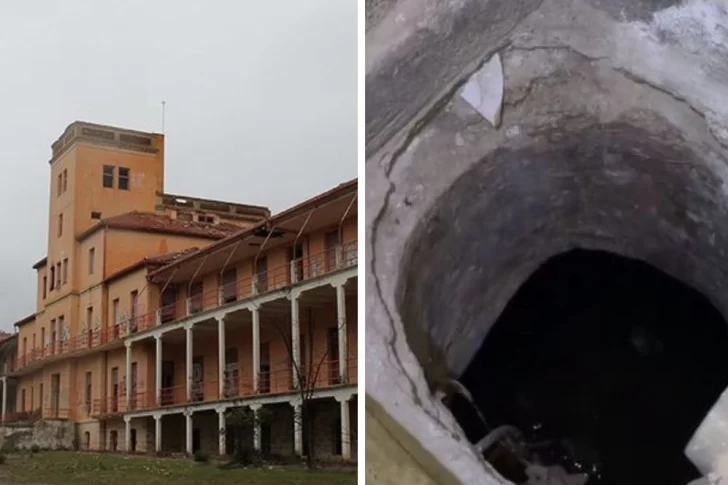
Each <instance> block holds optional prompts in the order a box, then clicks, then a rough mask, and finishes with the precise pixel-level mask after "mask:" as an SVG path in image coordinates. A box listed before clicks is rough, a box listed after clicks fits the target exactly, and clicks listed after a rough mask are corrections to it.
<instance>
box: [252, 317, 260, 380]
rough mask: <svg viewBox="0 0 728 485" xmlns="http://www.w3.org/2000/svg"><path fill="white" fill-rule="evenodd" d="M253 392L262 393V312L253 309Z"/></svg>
mask: <svg viewBox="0 0 728 485" xmlns="http://www.w3.org/2000/svg"><path fill="white" fill-rule="evenodd" d="M251 312H252V314H253V391H254V392H255V393H258V392H259V391H260V311H259V310H258V309H257V308H253V310H252V311H251Z"/></svg>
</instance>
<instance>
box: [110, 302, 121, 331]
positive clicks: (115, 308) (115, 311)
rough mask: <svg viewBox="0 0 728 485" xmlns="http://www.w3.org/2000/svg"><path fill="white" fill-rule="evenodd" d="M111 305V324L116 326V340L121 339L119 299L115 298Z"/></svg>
mask: <svg viewBox="0 0 728 485" xmlns="http://www.w3.org/2000/svg"><path fill="white" fill-rule="evenodd" d="M111 305H112V306H111V322H112V324H113V325H114V327H113V335H114V338H119V337H120V332H119V299H118V298H115V299H114V301H113V302H112V304H111Z"/></svg>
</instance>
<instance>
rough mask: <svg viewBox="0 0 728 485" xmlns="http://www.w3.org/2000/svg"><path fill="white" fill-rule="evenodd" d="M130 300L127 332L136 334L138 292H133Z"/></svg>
mask: <svg viewBox="0 0 728 485" xmlns="http://www.w3.org/2000/svg"><path fill="white" fill-rule="evenodd" d="M130 299H131V315H130V317H129V318H130V321H129V331H130V332H136V330H137V317H138V316H139V292H138V291H137V290H134V291H132V292H131V294H130Z"/></svg>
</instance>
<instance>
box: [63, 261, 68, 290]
mask: <svg viewBox="0 0 728 485" xmlns="http://www.w3.org/2000/svg"><path fill="white" fill-rule="evenodd" d="M66 283H68V258H65V259H64V260H63V284H64V285H65V284H66Z"/></svg>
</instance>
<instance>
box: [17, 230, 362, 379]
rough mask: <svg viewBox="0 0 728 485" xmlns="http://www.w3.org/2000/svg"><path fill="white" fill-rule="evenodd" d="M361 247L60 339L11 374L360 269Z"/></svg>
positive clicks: (29, 355)
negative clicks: (196, 315) (346, 269)
mask: <svg viewBox="0 0 728 485" xmlns="http://www.w3.org/2000/svg"><path fill="white" fill-rule="evenodd" d="M357 247H358V246H357V241H351V242H348V243H346V244H343V245H338V246H335V247H333V248H330V249H328V250H326V251H324V252H322V253H318V254H314V255H309V256H306V257H303V258H297V259H294V260H292V261H289V262H288V263H287V264H285V265H282V266H278V267H275V268H270V269H268V270H266V271H262V272H259V273H257V274H255V275H252V276H244V277H241V278H238V279H236V280H234V281H230V282H227V283H225V284H222V285H218V286H216V287H215V288H212V289H208V290H205V291H202V292H200V293H196V294H195V295H192V296H190V297H187V298H184V299H179V300H177V301H175V302H174V303H171V304H169V305H165V306H162V307H160V308H158V309H156V310H154V311H151V312H146V313H141V314H139V315H137V316H135V317H133V318H129V319H126V320H125V321H122V322H118V323H115V324H113V325H111V326H108V327H105V328H97V329H91V330H84V331H83V332H82V333H80V334H79V335H76V336H73V337H71V338H69V339H67V340H62V339H59V340H57V341H55V342H51V343H49V344H48V345H45V346H44V347H38V348H35V349H31V350H30V351H28V352H26V353H25V354H22V355H19V356H17V357H16V358H14V359H11V360H10V361H9V362H8V371H9V372H16V371H18V370H21V369H22V368H24V367H26V366H28V365H30V364H32V363H34V362H38V361H41V360H45V359H46V358H49V357H54V356H62V355H66V354H71V353H74V352H80V351H83V350H89V349H93V348H95V347H99V346H102V345H106V344H109V343H113V342H117V341H121V340H122V339H123V338H124V337H126V336H127V335H130V334H133V333H136V332H141V331H144V330H148V329H150V328H154V327H156V326H159V325H162V324H165V323H171V322H174V321H177V320H180V319H182V318H186V317H188V316H191V315H194V314H196V313H199V312H202V311H208V310H214V309H217V308H220V307H222V306H224V305H228V304H230V303H232V302H235V301H239V300H243V299H246V298H250V297H252V296H254V295H260V294H264V293H266V292H269V291H275V290H278V289H281V288H284V287H286V286H289V285H291V284H295V283H298V282H301V281H305V280H308V279H312V278H316V277H320V276H323V275H325V274H328V273H331V272H333V271H336V270H340V269H345V268H349V267H352V266H356V265H357V264H358V253H357Z"/></svg>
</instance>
